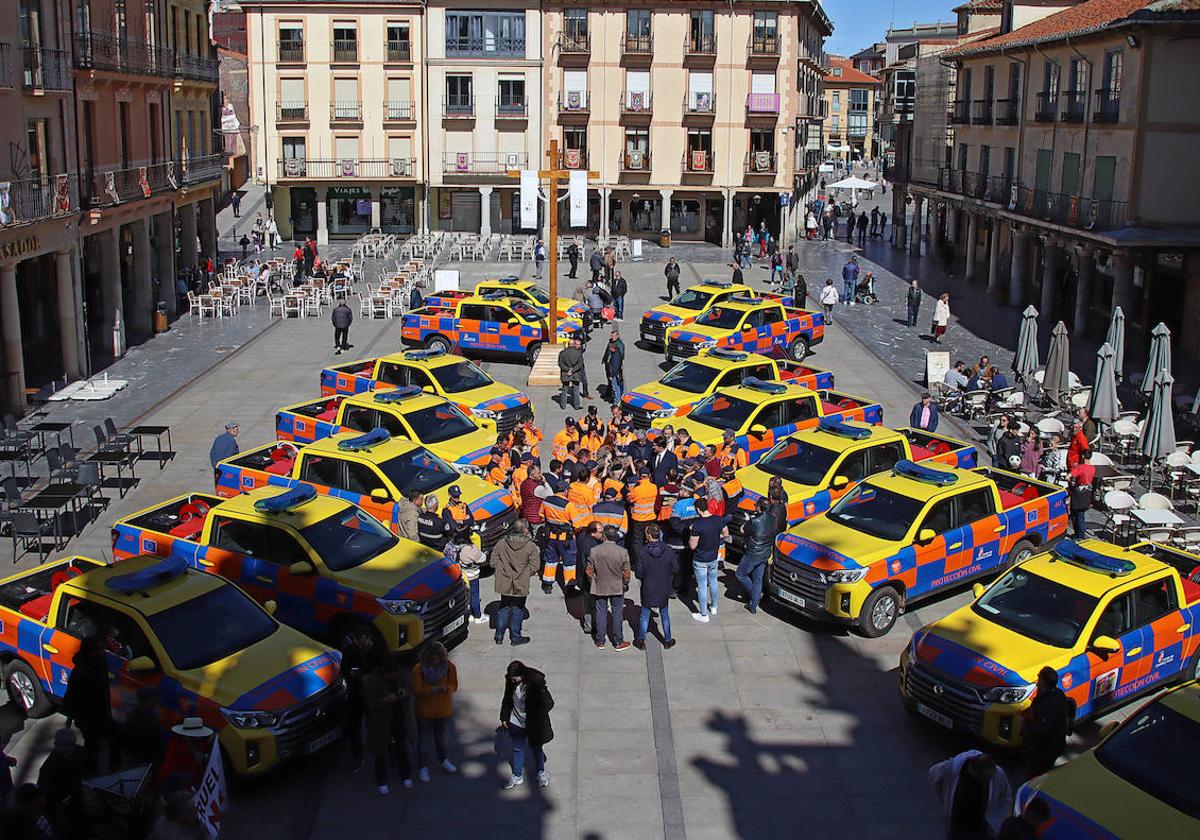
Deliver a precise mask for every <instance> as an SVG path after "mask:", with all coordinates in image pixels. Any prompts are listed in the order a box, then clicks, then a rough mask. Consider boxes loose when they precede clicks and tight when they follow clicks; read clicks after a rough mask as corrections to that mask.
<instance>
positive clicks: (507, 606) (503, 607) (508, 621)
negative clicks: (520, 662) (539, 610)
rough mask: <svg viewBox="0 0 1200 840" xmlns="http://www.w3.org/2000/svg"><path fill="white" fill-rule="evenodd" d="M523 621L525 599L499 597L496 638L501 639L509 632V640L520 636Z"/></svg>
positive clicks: (507, 596) (510, 596) (515, 596)
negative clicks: (505, 632)
mask: <svg viewBox="0 0 1200 840" xmlns="http://www.w3.org/2000/svg"><path fill="white" fill-rule="evenodd" d="M524 621H525V597H524V596H523V595H501V596H500V610H499V611H498V612H497V613H496V638H497V639H503V638H504V631H505V630H508V631H509V638H510V639H517V638H520V636H521V625H522V624H523V623H524Z"/></svg>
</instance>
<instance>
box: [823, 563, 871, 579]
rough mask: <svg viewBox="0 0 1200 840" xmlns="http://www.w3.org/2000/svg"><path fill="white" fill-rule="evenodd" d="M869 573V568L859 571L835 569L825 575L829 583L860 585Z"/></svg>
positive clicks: (859, 569)
mask: <svg viewBox="0 0 1200 840" xmlns="http://www.w3.org/2000/svg"><path fill="white" fill-rule="evenodd" d="M869 571H870V569H869V568H868V567H867V566H862V567H861V568H858V569H835V570H834V571H832V572H826V573H825V580H826V581H827V582H828V583H858V582H859V581H860V580H862V579H863V578H865V577H866V576H867V572H869Z"/></svg>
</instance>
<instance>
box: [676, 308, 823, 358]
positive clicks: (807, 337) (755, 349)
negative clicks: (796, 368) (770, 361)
mask: <svg viewBox="0 0 1200 840" xmlns="http://www.w3.org/2000/svg"><path fill="white" fill-rule="evenodd" d="M824 339H825V314H824V313H822V312H810V311H809V310H807V309H798V308H796V307H792V306H786V305H785V304H784V303H783V302H782V301H781V300H780V299H779V298H763V297H749V296H747V295H733V296H731V297H728V298H726V299H725V300H723V301H721V302H720V303H718V304H716V305H714V306H712V307H710V308H708V309H706V310H704V312H702V313H701V314H700V315H699V316H698V317H697V318H696V320H695V321H693V322H692V323H691V324H688V325H687V326H684V327H668V328H667V335H666V342H667V348H666V354H667V361H670V362H678V361H682V360H683V359H690V358H691V357H692V356H695V355H696V354H697V353H699V352H700V351H701V350H708V349H710V348H713V347H720V348H723V349H726V350H744V351H746V352H749V353H762V354H764V355H770V354H773V353H787V355H788V356H790V357H791V358H792V359H794V360H795V361H797V362H802V361H804V357H805V356H807V355H808V352H809V350H810V349H812V347H813V346H815V345H817V344H820V343H821V342H822V341H823V340H824Z"/></svg>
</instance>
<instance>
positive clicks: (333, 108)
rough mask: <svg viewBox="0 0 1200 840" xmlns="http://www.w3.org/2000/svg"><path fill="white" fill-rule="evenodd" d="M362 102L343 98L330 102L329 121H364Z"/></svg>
mask: <svg viewBox="0 0 1200 840" xmlns="http://www.w3.org/2000/svg"><path fill="white" fill-rule="evenodd" d="M362 118H363V115H362V103H361V102H355V101H353V100H348V99H347V100H343V101H339V102H330V103H329V121H330V122H339V123H359V122H362Z"/></svg>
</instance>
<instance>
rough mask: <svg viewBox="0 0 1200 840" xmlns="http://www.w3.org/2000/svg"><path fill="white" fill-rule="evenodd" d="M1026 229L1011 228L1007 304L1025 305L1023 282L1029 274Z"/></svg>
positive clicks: (1029, 235)
mask: <svg viewBox="0 0 1200 840" xmlns="http://www.w3.org/2000/svg"><path fill="white" fill-rule="evenodd" d="M1031 236H1032V234H1031V233H1030V232H1029V231H1027V230H1021V229H1019V228H1013V234H1012V238H1013V246H1012V265H1011V267H1010V271H1009V276H1008V305H1009V306H1018V307H1019V306H1024V305H1025V284H1026V282H1027V277H1028V274H1029V238H1030V237H1031Z"/></svg>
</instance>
